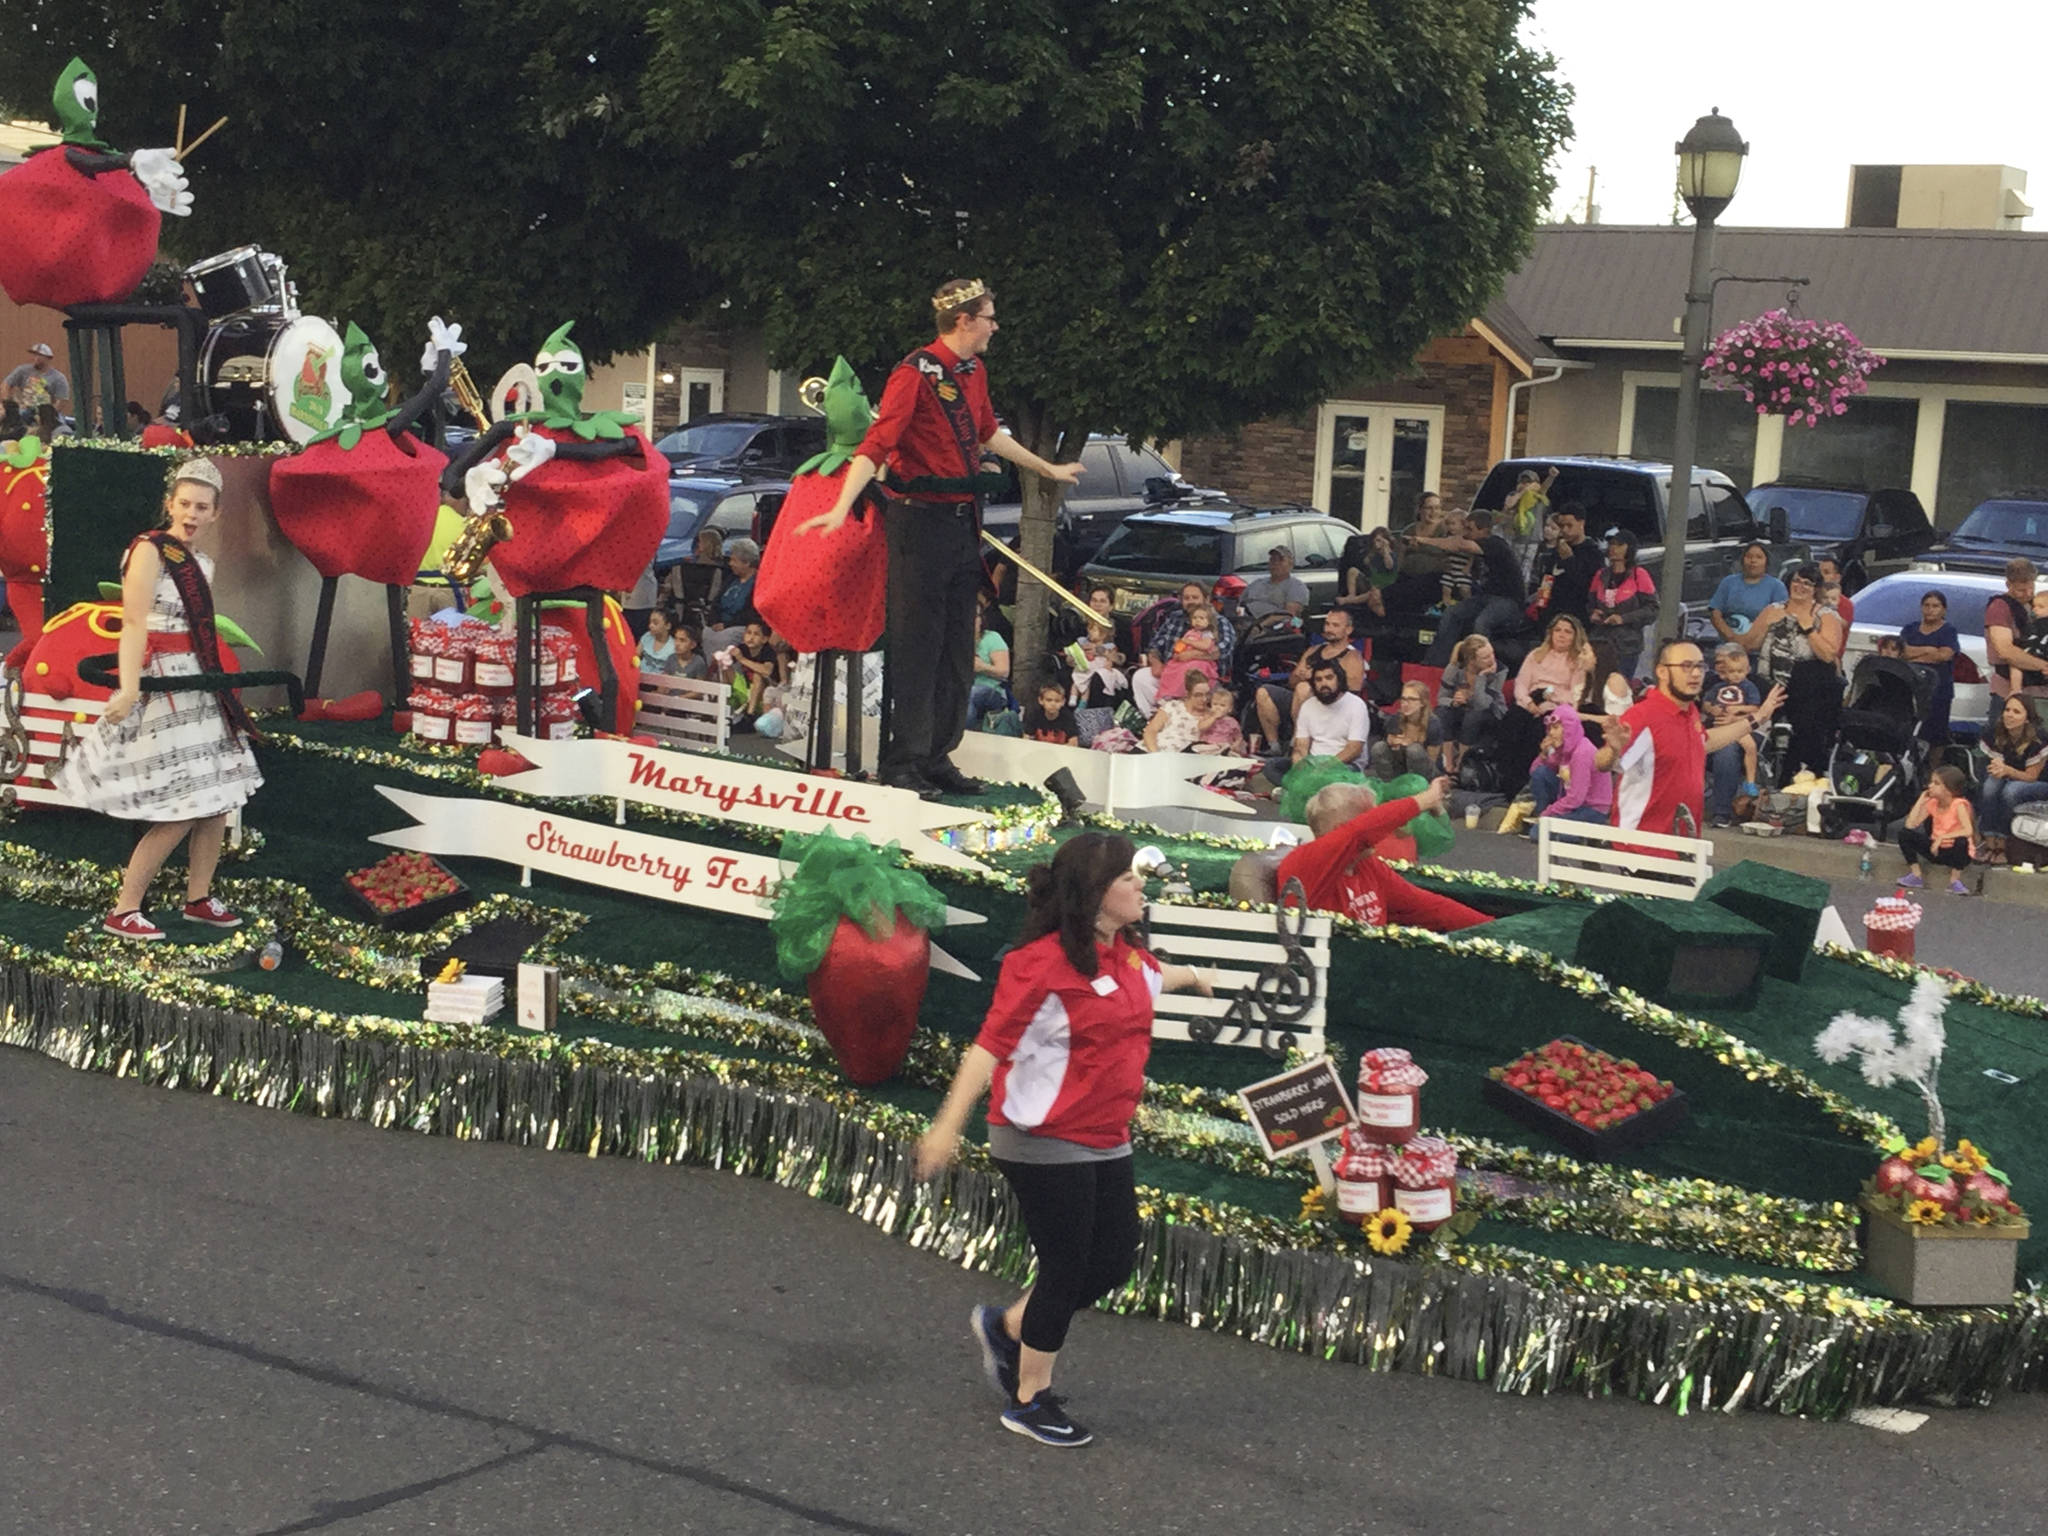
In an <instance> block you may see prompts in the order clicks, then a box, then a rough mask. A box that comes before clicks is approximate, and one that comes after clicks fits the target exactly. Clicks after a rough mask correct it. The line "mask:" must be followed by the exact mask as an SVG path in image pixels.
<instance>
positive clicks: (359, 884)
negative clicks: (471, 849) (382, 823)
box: [343, 853, 476, 931]
mask: <svg viewBox="0 0 2048 1536" xmlns="http://www.w3.org/2000/svg"><path fill="white" fill-rule="evenodd" d="M343 884H344V885H345V886H346V888H347V890H348V893H349V895H350V897H351V898H352V899H353V900H354V901H355V902H356V904H357V905H358V906H359V907H361V908H362V910H363V911H364V912H365V913H367V914H368V916H369V917H370V920H371V921H372V922H375V923H376V924H378V925H379V926H380V927H384V928H390V929H394V930H399V931H410V930H414V929H419V928H431V927H433V925H434V924H435V923H437V922H439V921H440V920H441V919H442V918H444V917H446V916H447V915H448V914H449V913H450V912H454V911H457V910H459V909H461V908H463V907H466V906H468V905H469V904H470V903H471V902H472V901H474V900H475V899H476V897H475V896H474V895H473V894H472V893H471V892H470V889H469V887H468V886H466V885H464V884H463V883H462V882H461V881H460V880H458V879H456V878H455V876H453V875H452V874H450V873H449V872H448V868H447V866H446V865H444V864H443V863H441V861H440V860H439V859H436V858H434V857H432V856H431V855H429V854H424V853H394V854H392V855H390V856H389V857H388V858H382V859H379V860H378V861H377V862H376V863H374V864H371V865H369V866H368V867H366V868H363V869H352V870H350V871H349V872H348V874H347V875H346V876H345V877H344V879H343Z"/></svg>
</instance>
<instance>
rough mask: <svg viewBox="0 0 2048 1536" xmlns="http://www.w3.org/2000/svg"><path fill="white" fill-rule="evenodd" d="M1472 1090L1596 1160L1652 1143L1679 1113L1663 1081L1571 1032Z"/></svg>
mask: <svg viewBox="0 0 2048 1536" xmlns="http://www.w3.org/2000/svg"><path fill="white" fill-rule="evenodd" d="M1480 1092H1481V1095H1482V1097H1484V1098H1485V1099H1486V1100H1487V1101H1488V1102H1489V1103H1492V1104H1495V1105H1498V1106H1499V1107H1500V1108H1502V1109H1504V1110H1506V1111H1507V1112H1508V1113H1509V1114H1511V1115H1513V1116H1514V1117H1515V1118H1516V1119H1517V1120H1520V1121H1522V1122H1523V1123H1524V1124H1526V1125H1531V1126H1534V1127H1535V1128H1536V1129H1537V1130H1540V1131H1542V1132H1544V1133H1545V1134H1546V1135H1549V1136H1552V1137H1555V1138H1556V1139H1557V1140H1558V1141H1561V1142H1563V1143H1564V1144H1565V1145H1566V1146H1567V1147H1570V1148H1571V1149H1572V1150H1573V1151H1574V1152H1577V1153H1579V1154H1580V1155H1582V1156H1587V1157H1596V1158H1597V1157H1602V1156H1605V1155H1606V1154H1608V1153H1611V1152H1614V1151H1616V1150H1617V1149H1619V1148H1622V1147H1635V1146H1641V1145H1642V1144H1643V1143H1644V1142H1646V1141H1652V1140H1654V1139H1655V1138H1657V1137H1659V1136H1662V1135H1664V1134H1665V1133H1667V1132H1668V1131H1670V1130H1671V1129H1672V1128H1673V1127H1675V1126H1676V1125H1678V1124H1679V1122H1680V1121H1682V1120H1684V1119H1685V1117H1686V1114H1687V1109H1686V1102H1685V1095H1684V1094H1683V1093H1681V1092H1680V1091H1679V1090H1678V1089H1677V1088H1675V1087H1673V1086H1672V1085H1671V1083H1670V1082H1668V1081H1667V1080H1665V1079H1663V1078H1660V1077H1658V1076H1657V1074H1656V1073H1654V1072H1650V1071H1646V1070H1645V1069H1644V1068H1642V1067H1639V1066H1637V1065H1636V1064H1635V1063H1634V1062H1633V1061H1627V1060H1623V1059H1620V1058H1617V1057H1614V1056H1610V1055H1608V1054H1607V1052H1605V1051H1602V1050H1597V1049H1595V1048H1594V1047H1593V1046H1590V1045H1588V1044H1586V1042H1585V1041H1583V1040H1580V1039H1578V1038H1576V1037H1575V1036H1572V1035H1560V1036H1558V1038H1557V1039H1555V1040H1552V1041H1550V1042H1549V1043H1548V1044H1546V1045H1539V1046H1537V1047H1536V1049H1534V1050H1533V1051H1524V1052H1523V1053H1522V1054H1521V1055H1520V1056H1518V1057H1516V1058H1515V1059H1514V1060H1513V1061H1511V1062H1509V1063H1508V1064H1507V1065H1506V1066H1504V1067H1494V1068H1493V1069H1491V1070H1490V1071H1489V1072H1488V1073H1487V1076H1486V1081H1485V1082H1484V1083H1482V1084H1481V1085H1480Z"/></svg>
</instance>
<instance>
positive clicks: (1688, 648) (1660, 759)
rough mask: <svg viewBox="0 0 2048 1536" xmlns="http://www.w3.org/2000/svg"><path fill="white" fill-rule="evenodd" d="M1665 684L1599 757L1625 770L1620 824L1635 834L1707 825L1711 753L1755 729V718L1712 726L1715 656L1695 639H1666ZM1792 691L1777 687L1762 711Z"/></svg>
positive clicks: (1626, 719) (1658, 672)
mask: <svg viewBox="0 0 2048 1536" xmlns="http://www.w3.org/2000/svg"><path fill="white" fill-rule="evenodd" d="M1651 673H1652V676H1654V677H1655V678H1656V682H1657V686H1656V687H1655V688H1653V689H1652V690H1651V691H1650V692H1648V693H1646V694H1644V695H1643V698H1642V702H1641V703H1639V704H1637V705H1636V707H1635V708H1634V709H1631V710H1630V711H1629V712H1628V713H1627V714H1625V715H1623V716H1622V717H1621V720H1620V722H1619V723H1618V724H1616V725H1615V726H1614V727H1613V728H1612V729H1610V730H1609V731H1608V733H1607V734H1608V738H1609V739H1608V742H1607V744H1606V745H1605V746H1604V747H1602V748H1601V749H1600V754H1599V757H1598V758H1597V759H1596V760H1595V761H1596V764H1597V766H1598V767H1600V768H1602V769H1608V768H1616V767H1618V768H1619V769H1620V770H1621V777H1620V779H1619V780H1618V781H1617V782H1616V784H1615V787H1614V825H1615V826H1617V827H1620V828H1622V829H1623V830H1625V831H1630V832H1675V833H1677V834H1678V835H1680V836H1683V837H1689V836H1691V835H1693V834H1694V833H1695V832H1697V831H1698V830H1699V829H1700V828H1701V827H1702V826H1704V825H1705V814H1706V807H1705V799H1706V787H1707V754H1708V753H1709V752H1713V751H1717V750H1719V749H1720V748H1722V747H1725V746H1727V745H1729V744H1730V743H1731V742H1734V741H1738V740H1740V739H1741V738H1742V736H1743V735H1744V734H1745V733H1747V732H1748V731H1749V730H1750V728H1751V724H1752V722H1751V721H1750V720H1746V719H1745V720H1733V721H1730V722H1729V723H1728V724H1726V725H1717V726H1714V727H1713V728H1711V729H1708V728H1707V727H1706V726H1705V725H1704V724H1703V723H1702V721H1701V719H1700V695H1701V694H1702V693H1703V692H1704V691H1705V690H1706V682H1707V659H1706V657H1705V656H1704V655H1702V654H1701V652H1700V648H1699V647H1698V646H1697V645H1695V644H1694V643H1693V642H1692V641H1690V640H1666V641H1664V642H1663V643H1662V644H1661V645H1659V646H1658V647H1657V659H1656V662H1655V664H1654V665H1653V667H1652V668H1651ZM1784 702H1785V690H1784V689H1783V688H1773V689H1772V690H1771V691H1770V692H1769V693H1768V694H1766V695H1765V696H1764V701H1763V703H1762V704H1761V705H1759V706H1758V708H1757V712H1756V715H1755V717H1754V719H1755V722H1756V723H1761V722H1763V721H1765V720H1768V719H1770V718H1771V716H1772V715H1774V714H1775V713H1777V710H1778V706H1779V705H1781V704H1783V703H1784Z"/></svg>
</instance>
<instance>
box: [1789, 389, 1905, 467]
mask: <svg viewBox="0 0 2048 1536" xmlns="http://www.w3.org/2000/svg"><path fill="white" fill-rule="evenodd" d="M1847 404H1848V407H1849V408H1848V410H1847V411H1845V412H1844V413H1843V414H1842V415H1840V416H1829V417H1825V418H1823V419H1822V421H1821V423H1820V425H1819V426H1817V427H1795V426H1790V425H1788V426H1787V427H1786V428H1785V448H1784V452H1783V454H1782V455H1781V456H1780V458H1779V460H1778V472H1779V473H1780V474H1783V475H1798V476H1800V477H1802V478H1804V479H1809V480H1826V481H1828V482H1829V483H1830V484H1834V485H1860V486H1867V487H1869V488H1870V489H1872V490H1876V489H1877V488H1878V487H1880V486H1899V485H1911V484H1912V483H1913V435H1914V433H1915V432H1917V431H1918V430H1919V425H1920V402H1919V401H1917V400H1882V399H1873V398H1872V397H1871V396H1869V395H1864V396H1861V397H1860V398H1858V399H1855V400H1851V401H1849V402H1847Z"/></svg>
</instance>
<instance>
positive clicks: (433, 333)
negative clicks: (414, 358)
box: [420, 315, 469, 373]
mask: <svg viewBox="0 0 2048 1536" xmlns="http://www.w3.org/2000/svg"><path fill="white" fill-rule="evenodd" d="M468 350H469V343H468V342H466V341H464V340H463V339H462V327H461V326H460V325H444V324H442V323H441V317H440V316H439V315H436V316H434V318H433V319H431V320H429V321H428V322H427V350H426V351H424V352H422V353H421V354H420V372H422V373H432V372H433V371H434V365H435V364H436V363H438V362H440V361H441V354H442V353H443V352H446V353H447V354H448V355H449V356H450V357H460V356H462V354H463V353H465V352H467V351H468Z"/></svg>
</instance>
